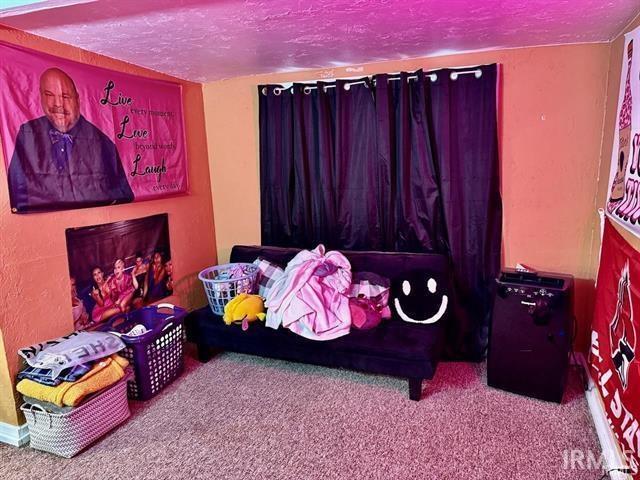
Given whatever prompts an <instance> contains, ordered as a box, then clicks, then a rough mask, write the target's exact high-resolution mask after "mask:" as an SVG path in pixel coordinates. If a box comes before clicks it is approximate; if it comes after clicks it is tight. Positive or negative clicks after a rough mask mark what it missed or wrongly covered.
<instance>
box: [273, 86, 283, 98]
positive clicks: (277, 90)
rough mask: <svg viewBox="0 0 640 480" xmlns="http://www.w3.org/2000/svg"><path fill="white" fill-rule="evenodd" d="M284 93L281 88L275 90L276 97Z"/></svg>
mask: <svg viewBox="0 0 640 480" xmlns="http://www.w3.org/2000/svg"><path fill="white" fill-rule="evenodd" d="M281 93H282V89H281V88H274V89H273V94H274V95H275V96H279V95H280V94H281Z"/></svg>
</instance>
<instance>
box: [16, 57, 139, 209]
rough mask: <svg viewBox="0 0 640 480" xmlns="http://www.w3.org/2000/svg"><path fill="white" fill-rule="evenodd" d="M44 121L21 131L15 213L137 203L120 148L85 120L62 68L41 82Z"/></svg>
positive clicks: (50, 71)
mask: <svg viewBox="0 0 640 480" xmlns="http://www.w3.org/2000/svg"><path fill="white" fill-rule="evenodd" d="M40 101H41V105H42V110H43V111H44V116H42V117H39V118H36V119H34V120H30V121H28V122H26V123H24V124H23V125H22V126H21V127H20V131H19V132H18V136H17V137H16V145H15V151H14V153H13V156H12V157H11V162H10V164H9V172H8V176H9V197H10V201H11V209H12V211H13V212H14V213H29V212H37V211H47V210H63V209H70V208H83V207H91V206H97V205H111V204H114V203H125V202H131V201H133V198H134V196H133V192H132V190H131V187H130V186H129V183H128V182H127V175H126V173H125V171H124V168H123V167H122V163H121V161H120V155H119V154H118V150H117V149H116V146H115V145H114V143H113V142H112V141H111V139H110V138H109V137H107V136H106V135H105V134H104V133H102V132H101V131H100V129H98V128H97V127H96V126H95V125H93V124H92V123H91V122H89V121H88V120H86V119H85V118H84V117H83V116H82V115H81V114H80V101H79V97H78V91H77V90H76V86H75V83H74V82H73V80H72V79H71V77H69V75H67V74H66V73H65V72H63V71H62V70H60V69H59V68H50V69H48V70H45V71H44V72H43V74H42V75H41V77H40Z"/></svg>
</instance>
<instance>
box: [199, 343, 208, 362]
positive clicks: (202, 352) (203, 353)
mask: <svg viewBox="0 0 640 480" xmlns="http://www.w3.org/2000/svg"><path fill="white" fill-rule="evenodd" d="M196 347H197V348H198V360H199V361H201V362H202V363H207V362H208V361H209V360H211V349H210V348H209V346H208V345H203V344H202V343H198V344H197V345H196Z"/></svg>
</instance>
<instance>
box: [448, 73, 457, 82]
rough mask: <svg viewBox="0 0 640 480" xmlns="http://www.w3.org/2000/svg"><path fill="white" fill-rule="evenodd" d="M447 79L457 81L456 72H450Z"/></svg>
mask: <svg viewBox="0 0 640 480" xmlns="http://www.w3.org/2000/svg"><path fill="white" fill-rule="evenodd" d="M449 78H451V80H457V79H458V72H451V75H449Z"/></svg>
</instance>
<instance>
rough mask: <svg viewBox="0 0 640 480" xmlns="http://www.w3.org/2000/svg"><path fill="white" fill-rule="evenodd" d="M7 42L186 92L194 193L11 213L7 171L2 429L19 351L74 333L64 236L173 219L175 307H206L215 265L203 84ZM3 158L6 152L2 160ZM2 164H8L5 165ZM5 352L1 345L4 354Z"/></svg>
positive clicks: (82, 54) (0, 328)
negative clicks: (203, 280)
mask: <svg viewBox="0 0 640 480" xmlns="http://www.w3.org/2000/svg"><path fill="white" fill-rule="evenodd" d="M0 40H4V41H8V42H11V43H15V44H19V45H23V46H27V47H30V48H33V49H36V50H41V51H46V52H48V53H51V54H53V55H58V56H62V57H65V58H69V59H71V60H76V61H79V62H83V63H89V64H94V65H99V66H101V67H106V68H111V69H114V70H118V71H122V72H126V73H131V74H135V75H140V76H144V77H150V78H158V79H164V80H170V81H175V82H178V83H181V84H182V85H183V92H184V93H183V94H184V112H185V125H186V135H187V154H188V160H189V183H190V188H191V194H190V195H188V196H182V197H174V198H171V199H167V200H153V201H148V202H140V203H134V204H128V205H116V206H111V207H100V208H90V209H81V210H68V211H62V212H56V213H44V214H31V215H14V214H11V213H10V208H9V196H8V191H7V179H6V171H5V169H4V167H2V168H0V172H1V173H0V232H2V233H1V235H2V239H1V241H0V271H1V272H2V274H1V275H0V292H2V302H1V307H2V308H1V310H2V313H0V315H2V317H1V318H0V342H1V341H2V338H4V350H5V351H6V355H7V357H6V362H5V361H4V359H3V358H0V422H6V423H11V424H14V425H17V424H18V423H19V420H20V418H19V414H18V413H17V411H16V408H15V404H16V402H17V401H18V399H17V398H15V397H14V394H13V388H12V387H13V380H12V379H13V378H15V375H16V373H17V371H18V368H19V360H18V357H17V355H16V350H17V349H18V348H19V347H21V346H25V345H30V344H31V343H34V342H39V341H42V340H45V339H48V338H52V337H56V336H59V335H62V334H65V333H68V332H70V331H71V330H73V321H72V317H71V300H70V295H69V270H68V266H67V253H66V243H65V229H66V228H68V227H77V226H85V225H94V224H100V223H107V222H114V221H119V220H127V219H133V218H139V217H144V216H147V215H153V214H156V213H164V212H166V213H168V214H169V234H170V237H171V254H172V257H173V264H174V270H175V275H176V288H175V294H174V297H172V298H171V300H172V301H173V302H175V303H176V304H179V305H182V306H185V307H187V308H193V307H196V306H202V305H205V304H206V299H205V297H204V293H203V290H202V288H201V286H200V285H199V281H198V280H197V272H198V271H200V270H201V269H202V268H204V267H206V266H209V265H213V264H214V263H215V262H216V248H215V243H214V242H215V238H214V230H213V228H214V224H213V208H212V204H211V185H210V183H209V164H208V154H207V138H206V133H205V130H204V120H205V119H204V111H203V97H202V85H200V84H195V83H190V82H185V81H181V80H177V79H174V78H172V77H168V76H166V75H161V74H158V73H155V72H152V71H150V70H146V69H143V68H140V67H136V66H134V65H130V64H126V63H124V62H119V61H116V60H113V59H109V58H106V57H103V56H100V55H96V54H93V53H89V52H86V51H83V50H80V49H77V48H74V47H70V46H68V45H64V44H60V43H57V42H53V41H49V40H45V39H42V38H39V37H35V36H32V35H28V34H25V33H23V32H19V31H16V30H12V29H8V28H6V27H2V26H0ZM0 155H1V153H0ZM0 163H3V160H2V159H1V158H0ZM1 353H2V345H0V354H1Z"/></svg>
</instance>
